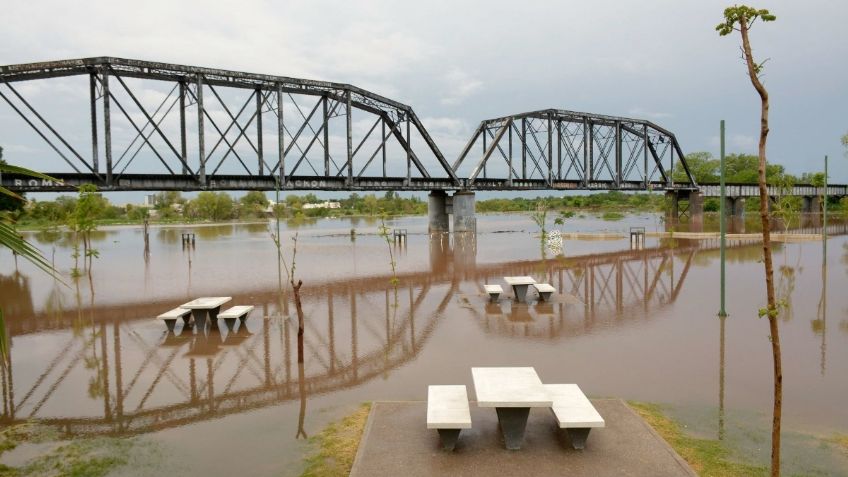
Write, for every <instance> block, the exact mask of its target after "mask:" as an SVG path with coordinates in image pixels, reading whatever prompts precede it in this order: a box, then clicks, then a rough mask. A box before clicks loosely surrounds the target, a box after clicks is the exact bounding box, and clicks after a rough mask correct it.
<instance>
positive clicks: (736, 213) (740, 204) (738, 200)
mask: <svg viewBox="0 0 848 477" xmlns="http://www.w3.org/2000/svg"><path fill="white" fill-rule="evenodd" d="M726 199H727V203H726V207H725V210H726V211H728V212H730V215H732V216H733V217H735V218H739V219H744V218H745V198H744V197H727V198H726Z"/></svg>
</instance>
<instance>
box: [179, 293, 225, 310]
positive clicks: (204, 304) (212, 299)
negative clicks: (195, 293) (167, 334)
mask: <svg viewBox="0 0 848 477" xmlns="http://www.w3.org/2000/svg"><path fill="white" fill-rule="evenodd" d="M232 299H233V297H230V296H207V297H202V298H197V299H194V300H191V301H190V302H188V303H184V304H182V305H180V308H187V309H189V310H211V309H214V308H219V307H220V306H221V305H223V304H224V303H227V302H228V301H230V300H232Z"/></svg>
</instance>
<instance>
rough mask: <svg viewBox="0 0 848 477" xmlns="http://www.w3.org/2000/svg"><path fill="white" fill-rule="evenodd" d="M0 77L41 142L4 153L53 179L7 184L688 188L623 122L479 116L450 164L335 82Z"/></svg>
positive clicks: (660, 131)
mask: <svg viewBox="0 0 848 477" xmlns="http://www.w3.org/2000/svg"><path fill="white" fill-rule="evenodd" d="M0 82H2V84H0V99H2V100H3V102H5V103H6V106H8V111H9V114H10V115H11V116H12V117H14V116H17V117H18V120H17V121H15V122H14V123H12V122H10V124H12V125H13V126H14V127H16V128H18V129H20V133H21V134H18V135H16V137H15V139H14V140H15V141H16V142H17V141H20V139H19V137H21V136H23V131H24V130H25V129H29V130H31V136H30V137H31V138H32V139H37V138H40V140H41V141H42V142H43V144H44V145H45V146H46V148H49V150H50V151H49V152H47V151H46V150H45V154H44V156H43V157H42V156H39V157H38V159H34V160H26V161H24V163H21V162H20V161H18V160H16V158H12V157H7V159H9V160H11V162H13V163H16V164H19V165H23V166H26V167H29V168H31V169H35V170H39V171H44V172H46V173H48V174H49V175H51V176H52V177H55V178H57V179H59V180H60V181H61V182H51V181H43V180H40V179H39V180H35V179H31V178H26V177H21V176H15V175H11V174H5V175H3V176H2V177H0V184H2V185H3V186H6V187H8V188H10V189H13V190H16V191H22V192H26V191H33V192H44V191H71V190H75V188H76V187H78V186H79V185H82V184H85V183H91V184H95V185H96V186H97V187H98V188H99V189H101V190H106V191H127V190H181V191H191V190H273V189H275V188H276V187H277V184H279V187H281V188H282V189H285V190H346V191H347V190H350V191H353V190H545V189H546V190H573V189H584V190H590V189H597V190H693V189H696V188H697V184H696V183H695V181H694V180H693V178H692V176H691V174H690V173H689V169H688V166H687V164H686V160H685V157H684V155H683V151H682V150H681V147H680V144H679V143H678V141H677V139H676V138H675V136H674V134H673V133H671V132H670V131H668V130H666V129H664V128H662V127H660V126H658V125H656V124H653V123H651V122H649V121H643V120H638V119H630V118H622V117H613V116H604V115H597V114H587V113H576V112H572V111H564V110H557V109H549V110H543V111H536V112H529V113H523V114H518V115H514V116H508V117H503V118H497V119H490V120H485V121H483V122H481V123H480V125H479V126H478V128H477V129H476V131H475V132H474V134H473V135H472V137H471V139H470V141H469V142H468V143H467V145H466V146H465V148H464V149H463V150H462V152H461V154H460V156H459V157H458V158H457V159H456V160H455V161H454V162H453V163H452V164H451V163H449V162H448V161H447V160H446V158H445V157H444V155H443V154H442V152H441V151H440V150H439V148H438V146H437V145H436V143H435V142H434V140H433V138H432V137H431V136H430V134H429V133H428V132H427V130H426V128H425V127H424V125H423V124H422V122H421V120H420V119H419V118H418V117H417V116H416V114H415V112H414V111H413V110H412V108H411V107H409V106H407V105H405V104H401V103H399V102H397V101H393V100H391V99H389V98H385V97H383V96H380V95H377V94H374V93H371V92H369V91H366V90H363V89H361V88H357V87H355V86H352V85H349V84H341V83H331V82H325V81H312V80H305V79H297V78H289V77H283V76H272V75H264V74H252V73H244V72H237V71H228V70H221V69H213V68H200V67H194V66H184V65H174V64H166V63H158V62H151V61H139V60H130V59H122V58H111V57H98V58H86V59H76V60H63V61H51V62H43V63H30V64H20V65H8V66H0ZM33 91H36V92H37V94H34V93H33ZM57 92H61V96H60V97H58V98H56V97H55V96H57V94H56V93H57ZM49 93H53V96H54V97H53V98H52V99H45V97H46V96H49ZM0 119H2V118H0ZM8 121H12V119H11V118H10V119H8ZM0 130H2V131H4V132H5V131H9V130H10V128H9V127H5V128H0ZM11 140H12V138H11V137H3V138H0V142H3V143H6V144H9V143H10V142H11ZM7 156H8V154H7ZM48 156H50V157H48ZM678 160H679V161H680V164H682V167H683V168H684V169H685V173H686V177H687V178H688V179H687V180H686V181H685V182H682V183H681V182H676V183H675V182H674V181H673V180H672V174H673V172H674V167H675V163H676V161H678Z"/></svg>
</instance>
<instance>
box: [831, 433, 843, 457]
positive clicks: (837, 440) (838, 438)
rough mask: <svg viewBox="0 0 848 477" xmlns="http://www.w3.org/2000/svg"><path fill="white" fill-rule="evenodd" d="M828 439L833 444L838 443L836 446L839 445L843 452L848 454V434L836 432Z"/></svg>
mask: <svg viewBox="0 0 848 477" xmlns="http://www.w3.org/2000/svg"><path fill="white" fill-rule="evenodd" d="M828 441H829V442H831V443H832V444H836V447H838V448H839V450H841V451H842V452H843V453H845V454H848V435H846V434H836V435H834V436H833V437H831V438H830V439H828Z"/></svg>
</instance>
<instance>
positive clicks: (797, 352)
mask: <svg viewBox="0 0 848 477" xmlns="http://www.w3.org/2000/svg"><path fill="white" fill-rule="evenodd" d="M387 225H388V226H389V228H405V229H407V230H408V232H409V234H410V235H409V237H408V243H407V244H406V245H405V246H392V252H393V254H394V256H395V258H396V260H397V274H398V278H399V282H398V284H397V287H396V288H395V287H393V286H392V285H391V277H392V275H391V269H390V265H389V260H390V259H389V247H388V245H387V244H386V242H385V241H384V240H383V239H382V238H380V237H379V236H377V235H376V231H377V227H378V226H379V223H378V222H375V221H373V220H366V219H344V220H342V219H331V220H321V221H317V222H311V223H300V224H288V225H286V226H285V227H284V230H285V232H284V234H285V237H286V239H284V242H285V243H286V246H287V253H286V256H287V257H288V256H290V246H289V242H290V241H289V240H287V238H289V237H291V236H293V235H294V233H295V232H297V233H298V236H299V240H298V251H297V269H296V273H297V276H298V277H299V278H300V279H302V280H303V282H304V285H303V295H304V311H305V316H306V331H305V362H304V365H303V366H302V367H301V366H298V363H297V350H296V332H297V319H296V316H295V309H294V305H293V303H291V294H290V292H288V293H286V296H285V298H284V299H282V300H281V298H280V294H279V292H278V275H277V268H276V249H275V247H274V245H273V242H272V240H271V238H270V234H269V230H268V225H267V224H241V225H215V226H196V227H188V226H185V227H183V226H180V227H154V228H151V234H150V239H151V250H150V255H149V257H148V258H147V259H145V257H144V254H143V252H142V250H143V245H142V244H143V238H142V231H141V229H140V228H134V227H114V228H107V229H104V230H101V231H99V232H97V233H96V236H95V238H94V247H95V248H97V249H98V250H99V252H100V258H99V259H96V260H95V261H94V266H93V270H92V273H91V276H90V277H89V276H87V275H85V276H83V277H82V278H81V279H79V281H78V282H76V285H75V284H74V281H73V280H70V279H69V283H71V286H70V287H64V286H62V285H60V284H57V283H54V282H53V281H52V279H50V278H49V277H47V276H46V275H44V274H43V273H40V272H37V271H35V270H33V269H32V267H31V266H29V265H28V264H24V263H20V264H19V266H18V268H17V271H16V267H15V264H14V261H13V260H12V257H11V256H10V255H8V254H6V253H5V252H3V253H0V306H2V307H3V309H4V310H5V312H6V316H7V327H8V329H9V334H10V336H11V366H9V367H8V369H7V370H6V371H5V372H4V373H3V376H2V378H3V379H2V386H3V415H2V419H3V421H2V422H3V424H4V425H8V424H10V423H15V422H24V421H27V420H30V419H34V420H36V421H39V422H42V423H44V424H47V425H51V426H56V428H57V429H58V430H60V431H61V432H63V433H66V434H67V435H70V436H91V435H112V436H131V435H134V436H141V437H142V438H143V439H146V440H149V441H152V442H154V443H156V445H157V446H159V448H160V449H161V451H160V452H159V453H158V454H157V459H158V460H159V461H160V462H157V464H156V473H160V472H173V473H178V474H188V475H227V474H231V473H234V472H242V473H243V472H245V471H247V472H248V473H249V475H297V474H299V472H300V471H301V470H302V465H303V464H302V462H301V460H302V458H303V455H304V454H305V453H306V452H308V450H309V444H308V443H307V442H306V440H305V439H304V438H305V437H307V436H313V435H314V434H316V433H317V432H319V431H320V430H321V429H322V428H323V427H324V426H325V425H326V424H327V423H328V422H330V421H333V420H335V419H337V418H339V417H340V416H342V415H345V414H346V413H348V412H350V411H351V410H352V409H354V408H355V407H356V406H357V405H358V404H359V403H361V402H365V401H372V400H423V399H425V398H426V386H427V385H428V384H445V383H455V384H466V385H467V386H469V392H470V393H471V392H473V386H472V382H471V373H470V367H472V366H518V365H520V366H534V367H535V368H536V370H537V371H538V373H539V375H540V377H541V378H542V380H543V381H545V382H551V383H561V382H562V383H564V382H575V383H578V384H580V386H581V388H582V389H583V390H584V391H585V392H586V393H587V394H590V395H593V396H615V397H622V398H625V399H633V400H640V401H650V402H658V403H665V404H669V405H671V406H673V407H674V408H675V409H677V410H678V411H679V413H680V414H681V415H682V416H683V418H684V419H689V420H690V421H691V422H692V423H693V427H695V426H696V425H697V430H698V432H701V433H703V434H705V435H709V436H710V437H713V438H714V437H715V436H716V435H717V434H718V433H719V432H721V433H722V434H724V433H725V432H728V433H730V434H733V433H734V432H737V431H738V432H743V431H744V430H745V429H748V428H753V427H756V425H758V424H756V425H755V424H750V423H751V422H754V423H758V422H759V421H761V420H763V419H765V420H767V418H768V415H769V413H770V409H771V385H772V380H771V376H772V374H771V352H770V345H769V341H768V326H767V323H766V322H765V321H764V320H762V319H758V318H757V310H758V309H759V308H760V307H762V306H763V302H764V295H765V294H764V291H763V288H764V287H763V280H762V273H763V272H762V264H761V263H760V262H759V259H760V257H761V246H760V245H759V244H756V243H746V242H729V249H728V251H727V259H728V262H727V276H728V280H727V283H728V286H727V310H728V313H729V314H730V316H729V317H728V318H726V319H725V320H719V318H717V316H716V314H717V312H718V308H719V301H718V300H719V252H718V242H717V241H716V240H703V241H688V240H663V241H660V240H658V239H651V238H648V239H647V243H646V246H645V248H644V249H643V250H630V245H629V241H628V240H604V241H576V240H574V241H573V240H566V241H565V243H564V250H563V253H562V255H557V251H549V252H546V256H545V257H542V256H541V251H540V246H539V242H538V237H537V230H536V227H535V226H534V225H532V222H531V221H530V220H529V218H528V217H527V216H522V215H485V216H479V217H478V229H479V233H478V234H477V235H476V236H471V237H460V236H457V237H452V236H449V235H444V236H434V237H429V236H428V235H427V234H426V219H425V218H420V217H412V218H401V219H396V220H393V221H391V222H388V223H387ZM633 225H636V226H645V227H646V228H648V230H655V229H657V228H658V227H662V225H661V223H660V221H659V220H658V219H657V218H656V217H655V216H653V215H634V216H628V217H627V218H626V219H625V220H624V221H621V222H603V221H600V220H597V219H594V218H591V217H590V218H582V219H569V221H568V225H567V226H566V227H565V229H566V230H568V231H576V230H580V231H605V230H606V231H626V230H628V228H629V227H630V226H633ZM351 228H355V229H356V230H357V232H358V234H357V235H356V236H355V239H352V238H351V236H350V229H351ZM186 231H188V232H193V233H195V234H196V244H195V247H194V248H191V247H189V248H185V247H183V246H182V245H181V241H180V234H181V233H183V232H186ZM845 232H848V230H846V227H845V225H841V224H837V225H836V226H834V229H833V231H832V232H831V233H832V234H834V235H833V236H832V237H831V239H830V240H829V241H828V243H827V257H826V260H824V261H823V260H822V253H823V247H822V243H821V242H808V243H794V244H785V245H780V244H779V245H776V251H775V262H776V266H778V267H780V270H779V274H778V280H777V281H778V289H779V293H780V294H781V296H784V297H786V299H787V303H788V305H789V306H788V307H787V309H786V311H785V313H783V315H782V316H781V323H780V324H781V339H782V342H783V353H784V354H783V356H784V373H785V374H784V382H785V396H784V416H785V426H786V428H787V432H799V433H806V434H811V435H817V436H829V435H832V434H834V433H842V434H845V433H848V412H845V402H846V400H848V379H846V376H848V298H846V295H845V293H844V291H845V290H846V284H848V240H846V238H848V236H846V235H843V234H844V233H845ZM30 238H31V239H33V240H34V241H35V242H36V243H38V245H39V246H40V248H41V249H42V250H43V251H45V253H46V255H47V256H48V257H51V258H52V259H53V260H55V263H56V266H57V267H58V268H60V269H61V270H63V271H65V272H67V271H68V270H70V268H71V266H72V259H71V250H70V248H69V247H70V244H69V242H68V238H67V237H66V236H65V235H63V234H61V233H54V234H51V233H45V232H41V233H34V234H31V235H30ZM823 263H824V264H826V266H824V265H823ZM510 275H531V276H533V277H535V278H536V279H537V280H539V281H545V282H548V283H551V284H552V285H553V286H554V287H556V289H557V291H558V293H557V294H556V295H555V296H554V299H553V300H552V302H551V303H537V302H535V301H534V300H531V302H530V303H529V304H518V303H513V302H512V301H511V300H510V297H511V292H507V296H506V297H501V300H500V301H499V302H498V303H496V304H491V303H488V299H487V297H486V296H485V294H484V293H483V288H482V285H483V284H484V283H498V284H502V285H504V287H505V288H506V285H505V284H503V281H502V278H503V277H504V276H510ZM825 284H826V286H825ZM222 295H223V296H232V297H233V300H232V302H231V304H243V305H254V306H255V307H256V309H255V310H254V312H253V313H252V314H251V317H250V318H249V319H248V320H247V323H246V327H243V328H240V329H239V330H238V331H237V332H233V333H228V332H227V331H226V329H224V328H223V327H222V329H221V330H211V331H210V333H209V334H208V336H204V335H199V334H194V333H193V332H192V330H190V329H189V330H185V331H183V332H182V333H181V332H180V329H181V324H178V326H177V334H176V335H171V334H168V333H167V331H166V329H165V326H164V324H163V323H162V322H161V321H157V320H155V319H154V317H155V316H156V315H158V314H159V313H162V312H164V311H167V310H169V309H170V308H173V307H175V306H177V305H179V304H182V303H184V302H187V301H189V300H191V299H194V298H197V297H201V296H222ZM422 425H423V424H422ZM739 429H742V430H743V431H739ZM752 432H753V431H752ZM758 432H759V431H758ZM758 447H768V444H767V442H765V443H762V442H760V443H759V444H758ZM752 452H753V453H754V454H756V456H755V457H757V456H759V453H761V452H760V451H759V450H757V451H752ZM758 452H759V453H758ZM222 455H231V456H233V457H232V458H227V459H222V458H219V457H220V456H222ZM211 457H215V458H211ZM832 459H833V460H832V461H829V463H827V465H826V467H825V468H826V469H828V471H833V472H836V473H839V472H848V471H846V470H845V469H848V465H846V467H841V466H842V465H845V464H846V461H845V460H839V459H838V457H832ZM124 472H126V473H129V474H133V470H132V469H124Z"/></svg>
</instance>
